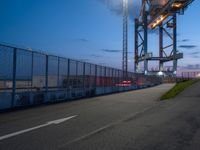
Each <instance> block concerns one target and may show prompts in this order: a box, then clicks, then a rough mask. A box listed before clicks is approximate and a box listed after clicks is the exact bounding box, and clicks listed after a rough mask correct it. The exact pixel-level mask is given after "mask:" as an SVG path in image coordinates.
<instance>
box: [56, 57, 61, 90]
mask: <svg viewBox="0 0 200 150" xmlns="http://www.w3.org/2000/svg"><path fill="white" fill-rule="evenodd" d="M57 76H58V78H57V80H58V81H57V87H58V88H60V84H59V82H60V57H58V73H57Z"/></svg>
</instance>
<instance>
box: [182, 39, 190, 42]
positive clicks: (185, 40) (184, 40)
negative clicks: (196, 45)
mask: <svg viewBox="0 0 200 150" xmlns="http://www.w3.org/2000/svg"><path fill="white" fill-rule="evenodd" d="M189 41H190V40H189V39H183V40H181V42H189Z"/></svg>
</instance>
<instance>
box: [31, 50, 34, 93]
mask: <svg viewBox="0 0 200 150" xmlns="http://www.w3.org/2000/svg"><path fill="white" fill-rule="evenodd" d="M31 63H32V64H31V91H32V90H33V67H34V64H33V63H34V53H33V52H32V58H31Z"/></svg>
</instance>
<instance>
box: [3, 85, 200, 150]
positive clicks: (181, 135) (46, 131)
mask: <svg viewBox="0 0 200 150" xmlns="http://www.w3.org/2000/svg"><path fill="white" fill-rule="evenodd" d="M172 86H173V85H172V84H163V85H160V86H156V87H153V88H149V89H143V90H137V91H131V92H126V93H120V94H114V95H108V96H101V97H96V98H90V99H84V100H79V101H74V102H68V103H60V104H56V105H48V106H41V107H37V108H31V109H27V110H21V111H14V112H10V113H4V114H0V150H29V149H30V150H57V149H59V150H182V149H183V150H199V149H200V130H199V129H200V92H199V89H200V83H197V84H195V85H193V86H192V87H190V88H188V89H187V90H186V91H184V92H183V93H181V94H180V95H178V96H177V98H175V99H173V100H171V101H162V102H160V101H158V99H159V97H160V96H161V95H162V94H163V93H165V92H166V91H167V90H169V89H170V88H171V87H172Z"/></svg>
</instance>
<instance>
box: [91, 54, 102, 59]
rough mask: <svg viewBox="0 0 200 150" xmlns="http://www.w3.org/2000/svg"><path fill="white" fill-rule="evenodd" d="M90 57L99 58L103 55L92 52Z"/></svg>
mask: <svg viewBox="0 0 200 150" xmlns="http://www.w3.org/2000/svg"><path fill="white" fill-rule="evenodd" d="M91 57H95V58H101V57H103V56H102V55H96V54H92V55H91Z"/></svg>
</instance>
